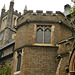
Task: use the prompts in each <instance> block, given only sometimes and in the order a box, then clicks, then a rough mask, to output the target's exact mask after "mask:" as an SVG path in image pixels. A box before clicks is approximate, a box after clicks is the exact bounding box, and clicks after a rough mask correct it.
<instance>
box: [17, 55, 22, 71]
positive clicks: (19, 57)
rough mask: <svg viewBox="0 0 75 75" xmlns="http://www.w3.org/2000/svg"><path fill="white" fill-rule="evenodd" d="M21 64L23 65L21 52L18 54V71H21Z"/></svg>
mask: <svg viewBox="0 0 75 75" xmlns="http://www.w3.org/2000/svg"><path fill="white" fill-rule="evenodd" d="M20 66H21V54H19V55H18V61H17V71H20Z"/></svg>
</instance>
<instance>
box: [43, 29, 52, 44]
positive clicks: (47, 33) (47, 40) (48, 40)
mask: <svg viewBox="0 0 75 75" xmlns="http://www.w3.org/2000/svg"><path fill="white" fill-rule="evenodd" d="M44 43H46V44H50V43H51V31H50V30H49V29H46V30H45V32H44Z"/></svg>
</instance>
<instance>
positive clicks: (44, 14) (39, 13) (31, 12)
mask: <svg viewBox="0 0 75 75" xmlns="http://www.w3.org/2000/svg"><path fill="white" fill-rule="evenodd" d="M26 14H33V15H43V16H46V15H52V16H56V15H62V16H64V14H63V13H62V12H60V11H56V13H53V11H46V13H43V11H42V10H36V12H33V10H28V11H27V12H26V13H25V14H23V15H26Z"/></svg>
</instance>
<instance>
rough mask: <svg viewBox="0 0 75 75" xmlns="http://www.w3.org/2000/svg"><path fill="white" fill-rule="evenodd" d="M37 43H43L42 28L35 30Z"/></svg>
mask: <svg viewBox="0 0 75 75" xmlns="http://www.w3.org/2000/svg"><path fill="white" fill-rule="evenodd" d="M36 42H37V43H43V30H42V29H41V28H39V29H38V30H37V38H36Z"/></svg>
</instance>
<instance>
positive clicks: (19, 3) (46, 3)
mask: <svg viewBox="0 0 75 75" xmlns="http://www.w3.org/2000/svg"><path fill="white" fill-rule="evenodd" d="M10 1H11V0H0V12H1V9H2V7H3V5H4V4H5V7H6V10H8V8H9V4H10ZM66 4H70V5H73V4H72V2H71V0H14V9H15V10H18V11H19V12H21V13H23V10H24V7H25V5H27V9H28V10H34V12H35V11H36V10H43V11H44V12H46V10H47V11H61V12H64V5H66Z"/></svg>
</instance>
